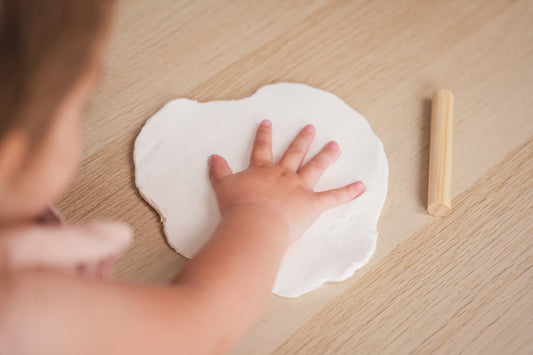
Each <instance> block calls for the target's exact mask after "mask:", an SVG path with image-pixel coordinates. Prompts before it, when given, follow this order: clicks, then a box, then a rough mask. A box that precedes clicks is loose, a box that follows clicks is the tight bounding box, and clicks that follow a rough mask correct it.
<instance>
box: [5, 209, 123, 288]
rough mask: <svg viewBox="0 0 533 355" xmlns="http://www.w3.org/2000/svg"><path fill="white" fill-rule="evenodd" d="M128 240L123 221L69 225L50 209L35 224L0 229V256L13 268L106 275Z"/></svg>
mask: <svg viewBox="0 0 533 355" xmlns="http://www.w3.org/2000/svg"><path fill="white" fill-rule="evenodd" d="M131 240H132V232H131V229H130V228H129V227H128V226H126V225H124V224H121V223H115V222H99V223H90V224H85V225H75V226H68V225H65V224H63V223H62V218H61V216H60V215H59V214H58V213H57V211H56V210H55V209H53V208H51V209H50V210H49V211H47V212H46V213H45V214H44V215H43V216H42V217H41V218H39V219H38V220H37V221H36V223H35V224H32V225H27V226H20V227H8V228H6V229H3V230H0V253H1V254H0V255H2V258H3V259H4V261H3V262H4V263H5V264H3V265H4V266H7V267H8V268H9V269H10V270H12V271H18V270H27V269H54V270H58V271H62V272H67V273H81V274H89V275H91V274H92V275H94V276H100V277H104V278H107V277H110V276H111V270H112V266H113V264H114V261H115V260H116V259H117V258H118V257H119V256H120V255H121V254H122V253H123V252H124V250H125V249H126V248H127V247H128V245H129V244H130V242H131Z"/></svg>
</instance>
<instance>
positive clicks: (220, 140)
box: [134, 83, 388, 297]
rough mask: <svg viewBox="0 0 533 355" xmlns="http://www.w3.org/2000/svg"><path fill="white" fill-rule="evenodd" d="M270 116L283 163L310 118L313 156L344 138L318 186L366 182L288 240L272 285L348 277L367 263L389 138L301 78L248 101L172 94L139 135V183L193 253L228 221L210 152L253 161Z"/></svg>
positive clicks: (308, 286) (295, 288) (235, 164)
mask: <svg viewBox="0 0 533 355" xmlns="http://www.w3.org/2000/svg"><path fill="white" fill-rule="evenodd" d="M265 118H268V119H270V120H271V121H272V123H273V152H274V159H275V160H276V161H277V160H279V158H280V157H281V155H282V153H283V152H284V150H285V149H286V147H287V146H288V145H289V143H290V142H291V141H292V140H293V139H294V137H295V136H296V134H297V133H298V132H299V131H300V130H301V129H302V128H303V127H304V126H305V125H306V124H308V123H312V124H313V125H314V126H315V127H316V129H317V134H316V139H315V141H314V143H313V146H312V147H311V149H310V152H309V154H308V156H307V158H306V161H307V160H309V159H310V158H311V157H312V156H313V155H315V154H316V153H317V152H318V151H319V150H320V149H321V148H322V146H324V144H326V143H327V142H329V141H330V140H335V141H337V142H338V143H339V144H340V147H341V156H340V157H339V159H338V160H337V161H336V162H335V163H334V164H333V165H332V166H331V167H330V168H329V169H328V171H327V172H326V173H325V174H324V176H323V177H322V179H321V180H320V181H319V183H318V185H317V186H316V188H315V191H322V190H327V189H331V188H336V187H340V186H344V185H346V184H349V183H351V182H354V181H357V180H361V181H363V182H364V183H365V185H366V192H365V193H364V194H363V195H362V196H360V197H359V198H357V199H356V200H354V201H351V202H350V203H348V204H346V205H343V206H340V207H336V208H334V209H332V210H329V211H327V212H325V213H324V214H322V216H321V217H320V218H319V219H318V220H317V221H316V222H315V224H313V226H311V228H310V229H309V230H308V231H307V232H306V233H305V234H304V235H303V236H302V237H301V238H300V239H299V240H297V241H296V242H295V243H293V244H292V245H291V246H290V247H289V249H288V251H287V253H286V255H285V257H284V259H283V262H282V265H281V268H280V270H279V273H278V277H277V279H276V282H275V285H274V288H273V292H274V293H275V294H277V295H279V296H282V297H297V296H299V295H301V294H303V293H306V292H309V291H311V290H313V289H315V288H317V287H319V286H320V285H321V284H323V283H324V282H332V281H342V280H345V279H347V278H348V277H350V276H352V275H353V273H354V272H355V270H357V269H358V268H360V267H361V266H363V265H364V264H365V263H366V262H368V260H369V259H370V257H371V255H372V254H373V252H374V250H375V247H376V238H377V235H378V233H377V227H376V225H377V221H378V218H379V215H380V213H381V209H382V207H383V204H384V202H385V198H386V195H387V185H388V184H387V182H388V163H387V157H386V155H385V152H384V150H383V145H382V143H381V141H380V140H379V138H378V137H377V136H376V135H375V134H374V133H373V132H372V130H371V128H370V125H369V124H368V122H367V121H366V120H365V118H364V117H363V116H361V115H360V114H359V113H357V112H356V111H355V110H353V109H352V108H351V107H350V106H348V105H347V104H346V103H344V102H343V101H342V100H341V99H339V98H338V97H337V96H335V95H333V94H331V93H329V92H326V91H323V90H319V89H316V88H312V87H310V86H307V85H303V84H294V83H279V84H272V85H267V86H264V87H263V88H261V89H259V90H258V91H257V92H256V93H255V94H254V95H252V96H250V97H247V98H244V99H242V100H235V101H212V102H206V103H199V102H197V101H193V100H188V99H177V100H173V101H170V102H169V103H167V104H166V105H165V106H164V107H163V108H161V110H159V111H158V112H157V113H156V114H154V115H153V116H152V117H151V118H150V119H149V120H148V121H147V122H146V124H145V126H144V127H143V129H142V131H141V132H140V134H139V136H138V137H137V140H136V141H135V151H134V161H135V181H136V185H137V187H138V189H139V191H140V193H141V194H142V196H143V197H144V198H145V199H146V201H148V202H149V203H150V205H152V206H153V207H154V208H155V209H156V210H157V211H158V212H159V214H160V215H161V219H162V221H163V225H164V232H165V235H166V238H167V240H168V243H169V244H170V245H171V246H172V247H173V248H174V249H175V250H176V251H177V252H178V253H180V254H182V255H183V256H185V257H187V258H190V257H192V256H193V255H194V254H195V253H196V252H197V251H198V250H199V249H200V248H201V247H202V246H203V245H204V244H205V243H206V242H207V240H208V239H209V237H210V235H211V233H212V232H213V230H214V229H215V227H216V225H217V224H218V222H219V221H220V213H219V211H218V207H217V202H216V198H215V194H214V192H213V190H212V188H211V185H210V183H209V177H208V167H207V158H208V157H209V155H211V154H213V153H216V154H219V155H222V156H223V157H225V158H226V159H227V161H228V163H229V164H230V166H231V168H232V170H233V171H234V172H238V171H241V170H244V169H246V167H247V166H248V163H249V156H250V152H251V147H252V142H253V139H254V135H255V131H256V129H257V126H258V124H259V123H260V122H261V121H262V120H263V119H265Z"/></svg>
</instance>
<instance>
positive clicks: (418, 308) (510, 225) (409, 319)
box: [274, 139, 533, 354]
mask: <svg viewBox="0 0 533 355" xmlns="http://www.w3.org/2000/svg"><path fill="white" fill-rule="evenodd" d="M509 322H511V324H513V326H512V327H509V325H510V323H509ZM503 330H505V331H503ZM532 334H533V139H531V140H530V141H529V142H528V143H527V144H524V145H523V146H522V147H520V148H519V149H518V150H516V151H514V152H512V153H511V154H509V155H508V156H507V157H506V159H505V160H504V161H503V162H502V163H500V164H498V165H497V166H496V167H494V168H493V169H492V170H491V171H490V172H489V173H488V174H487V175H486V176H485V177H483V178H482V179H480V180H479V181H478V182H477V183H475V184H474V185H473V186H472V187H471V188H470V189H468V190H467V191H465V192H464V193H463V194H461V196H459V197H458V198H457V199H456V200H455V207H454V209H453V210H452V213H451V214H450V215H449V216H448V217H446V218H443V219H437V218H435V219H432V220H431V221H430V222H429V223H427V224H426V225H425V226H424V227H423V228H421V229H420V230H419V231H417V232H416V233H414V234H413V235H412V236H411V237H410V238H409V239H407V240H405V241H404V242H403V243H402V245H400V246H399V247H398V248H396V249H395V250H394V251H393V252H391V253H390V254H389V255H388V256H387V257H386V258H384V259H383V260H382V261H381V262H380V264H379V265H377V266H376V267H374V268H372V269H371V270H370V271H369V272H368V273H367V274H366V275H365V277H363V278H362V279H360V280H359V281H358V282H357V283H355V284H354V285H353V286H351V287H350V288H349V289H347V290H346V291H345V292H343V293H342V294H341V295H339V296H338V297H336V298H335V299H334V300H333V301H331V302H330V303H329V304H328V305H327V306H326V307H324V309H323V310H322V311H320V312H318V313H317V314H316V315H315V316H314V317H313V318H312V319H311V320H309V321H308V322H307V323H306V324H304V325H303V326H302V327H300V328H299V329H298V331H297V332H295V334H293V335H292V336H291V337H290V339H289V340H287V341H286V342H285V343H284V344H283V345H281V346H280V347H279V348H278V349H277V350H276V351H275V352H274V353H275V354H325V353H329V354H354V353H379V354H385V353H386V354H398V353H442V354H448V353H463V354H469V353H473V352H484V353H493V354H503V353H507V354H514V353H524V354H526V353H531V352H533V339H531V335H532Z"/></svg>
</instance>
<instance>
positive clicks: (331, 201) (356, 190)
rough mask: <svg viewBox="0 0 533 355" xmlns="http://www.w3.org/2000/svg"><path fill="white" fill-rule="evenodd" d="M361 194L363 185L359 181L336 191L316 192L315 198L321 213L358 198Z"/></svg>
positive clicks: (363, 188)
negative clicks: (318, 202) (321, 210)
mask: <svg viewBox="0 0 533 355" xmlns="http://www.w3.org/2000/svg"><path fill="white" fill-rule="evenodd" d="M363 192H365V185H364V184H363V183H362V182H361V181H357V182H354V183H353V184H350V185H346V186H344V187H341V188H338V189H333V190H328V191H323V192H318V193H317V197H318V199H319V201H320V205H321V207H322V209H323V211H325V210H327V209H330V208H333V207H336V206H339V205H342V204H345V203H347V202H349V201H351V200H353V199H355V198H357V197H359V196H360V195H361V194H362V193H363Z"/></svg>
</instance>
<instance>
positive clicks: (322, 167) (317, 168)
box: [299, 142, 339, 187]
mask: <svg viewBox="0 0 533 355" xmlns="http://www.w3.org/2000/svg"><path fill="white" fill-rule="evenodd" d="M338 156H339V145H338V144H337V143H336V142H329V143H328V144H326V145H325V146H324V148H322V150H321V151H320V152H319V153H318V154H317V155H315V156H314V157H313V159H311V160H310V161H309V162H307V164H305V165H304V166H303V167H302V168H301V169H300V172H299V175H300V176H301V177H302V178H303V179H304V181H305V183H306V185H307V186H308V187H314V186H315V185H316V183H317V182H318V180H319V179H320V177H321V176H322V174H324V172H325V171H326V169H327V168H328V167H329V166H330V165H331V163H333V162H334V161H335V160H336V159H337V157H338Z"/></svg>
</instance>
